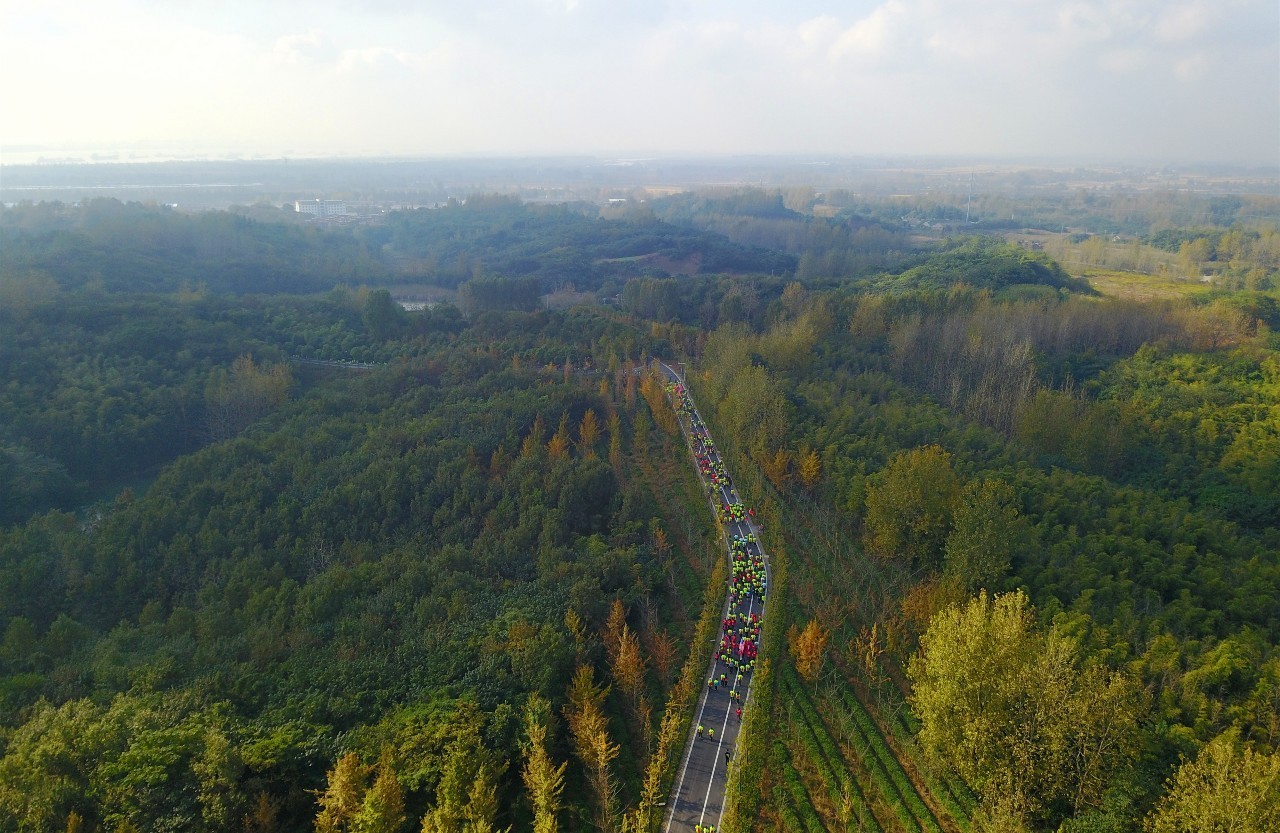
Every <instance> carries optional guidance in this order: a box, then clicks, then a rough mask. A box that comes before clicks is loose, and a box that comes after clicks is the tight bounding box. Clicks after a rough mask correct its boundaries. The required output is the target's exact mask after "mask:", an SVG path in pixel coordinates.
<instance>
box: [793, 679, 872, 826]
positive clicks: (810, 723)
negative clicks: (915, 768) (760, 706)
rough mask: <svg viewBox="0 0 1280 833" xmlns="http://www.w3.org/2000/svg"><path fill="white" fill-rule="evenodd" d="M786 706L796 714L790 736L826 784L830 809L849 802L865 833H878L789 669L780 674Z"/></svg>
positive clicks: (867, 807)
mask: <svg viewBox="0 0 1280 833" xmlns="http://www.w3.org/2000/svg"><path fill="white" fill-rule="evenodd" d="M783 683H784V687H785V691H786V694H787V703H788V704H789V705H792V706H794V707H795V708H796V709H797V710H798V711H799V717H800V719H799V721H798V722H797V724H796V731H795V732H794V733H793V734H794V735H795V736H796V738H797V740H798V741H799V742H800V745H801V746H802V747H803V748H804V751H805V752H806V753H807V754H808V756H809V758H810V759H812V760H813V762H814V765H815V768H816V769H817V770H818V774H819V776H820V777H821V778H822V779H823V781H824V782H825V783H826V787H827V792H828V794H829V795H830V797H831V801H832V803H833V805H835V806H837V807H838V806H840V805H841V804H842V803H843V802H844V801H846V800H847V801H849V802H850V805H851V810H852V811H853V812H854V813H856V815H857V817H858V819H859V822H860V824H861V825H862V827H863V828H864V829H866V830H877V831H878V830H880V824H879V822H878V821H877V820H876V817H875V815H874V813H873V812H872V811H871V806H870V804H869V802H868V800H867V796H866V793H865V791H864V790H863V789H862V786H861V785H860V784H859V783H858V780H857V777H856V776H855V775H854V774H853V772H852V771H851V770H850V769H849V766H848V763H847V762H846V761H845V759H844V756H843V755H842V754H841V753H840V750H839V748H838V747H837V746H836V744H835V742H834V741H833V740H832V739H831V735H830V734H829V733H828V732H827V728H826V725H825V724H824V723H823V722H822V718H821V717H820V716H819V715H818V713H817V711H816V710H815V709H814V707H813V703H812V702H811V701H810V700H809V697H808V695H807V694H806V693H805V691H804V688H803V686H802V685H801V683H800V680H799V678H798V677H797V676H796V673H795V671H794V670H793V669H792V668H790V667H789V666H788V667H787V668H786V670H785V672H784V674H783Z"/></svg>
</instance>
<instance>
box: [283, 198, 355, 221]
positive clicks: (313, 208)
mask: <svg viewBox="0 0 1280 833" xmlns="http://www.w3.org/2000/svg"><path fill="white" fill-rule="evenodd" d="M293 210H294V211H296V212H298V213H299V214H310V215H312V216H314V217H339V216H341V215H343V214H346V213H347V204H346V202H345V201H343V200H296V201H295V202H294V203H293Z"/></svg>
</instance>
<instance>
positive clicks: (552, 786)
mask: <svg viewBox="0 0 1280 833" xmlns="http://www.w3.org/2000/svg"><path fill="white" fill-rule="evenodd" d="M550 719H551V703H550V701H548V700H547V699H546V698H545V697H542V696H540V695H538V694H533V695H530V697H529V700H528V703H527V704H526V705H525V711H524V733H525V742H524V768H523V769H522V770H521V772H520V774H521V777H522V778H523V779H524V785H525V789H527V790H528V795H529V803H530V804H531V805H533V831H534V833H556V831H557V830H559V820H558V816H559V813H560V793H561V792H562V791H563V790H564V771H565V769H566V768H567V767H568V766H569V764H568V762H565V763H562V764H560V765H559V766H556V764H555V763H554V762H553V761H552V760H551V756H550V755H549V754H548V753H547V734H548V732H549V729H548V723H549V722H550Z"/></svg>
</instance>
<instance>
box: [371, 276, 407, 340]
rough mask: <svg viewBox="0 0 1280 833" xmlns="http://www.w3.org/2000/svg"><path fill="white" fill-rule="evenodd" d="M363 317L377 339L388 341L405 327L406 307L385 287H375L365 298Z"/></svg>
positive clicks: (373, 336)
mask: <svg viewBox="0 0 1280 833" xmlns="http://www.w3.org/2000/svg"><path fill="white" fill-rule="evenodd" d="M362 317H363V318H364V326H365V327H366V328H367V329H368V331H369V335H370V337H372V338H373V339H374V340H375V341H386V340H387V339H389V338H392V337H393V336H395V335H397V334H399V333H400V332H401V331H402V330H403V329H404V317H405V313H404V308H403V307H401V306H400V305H399V304H398V303H396V301H395V299H393V298H392V297H391V293H390V292H388V291H387V290H385V289H375V290H374V291H373V292H370V293H369V296H368V297H367V298H365V299H364V311H363V312H362Z"/></svg>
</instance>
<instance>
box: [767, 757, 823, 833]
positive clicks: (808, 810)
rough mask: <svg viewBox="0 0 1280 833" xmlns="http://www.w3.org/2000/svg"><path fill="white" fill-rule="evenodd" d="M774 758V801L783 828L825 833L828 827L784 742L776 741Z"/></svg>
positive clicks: (806, 832)
mask: <svg viewBox="0 0 1280 833" xmlns="http://www.w3.org/2000/svg"><path fill="white" fill-rule="evenodd" d="M772 759H773V760H772V763H773V771H774V773H775V774H776V775H777V776H778V782H777V783H776V784H775V785H774V788H773V801H774V805H775V806H776V808H777V811H778V815H779V817H780V818H781V819H782V823H783V825H784V826H786V827H787V828H788V829H792V830H797V831H802V833H825V831H826V827H825V826H824V825H823V824H822V820H821V819H820V818H818V814H817V812H815V811H814V809H813V800H812V799H811V798H810V797H809V791H808V790H806V789H805V786H804V782H803V781H802V780H801V778H800V773H799V772H797V771H796V768H795V766H794V765H793V764H792V763H791V758H790V756H789V755H788V754H787V749H786V747H785V746H783V744H782V742H781V741H778V740H775V741H774V742H773V755H772Z"/></svg>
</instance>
